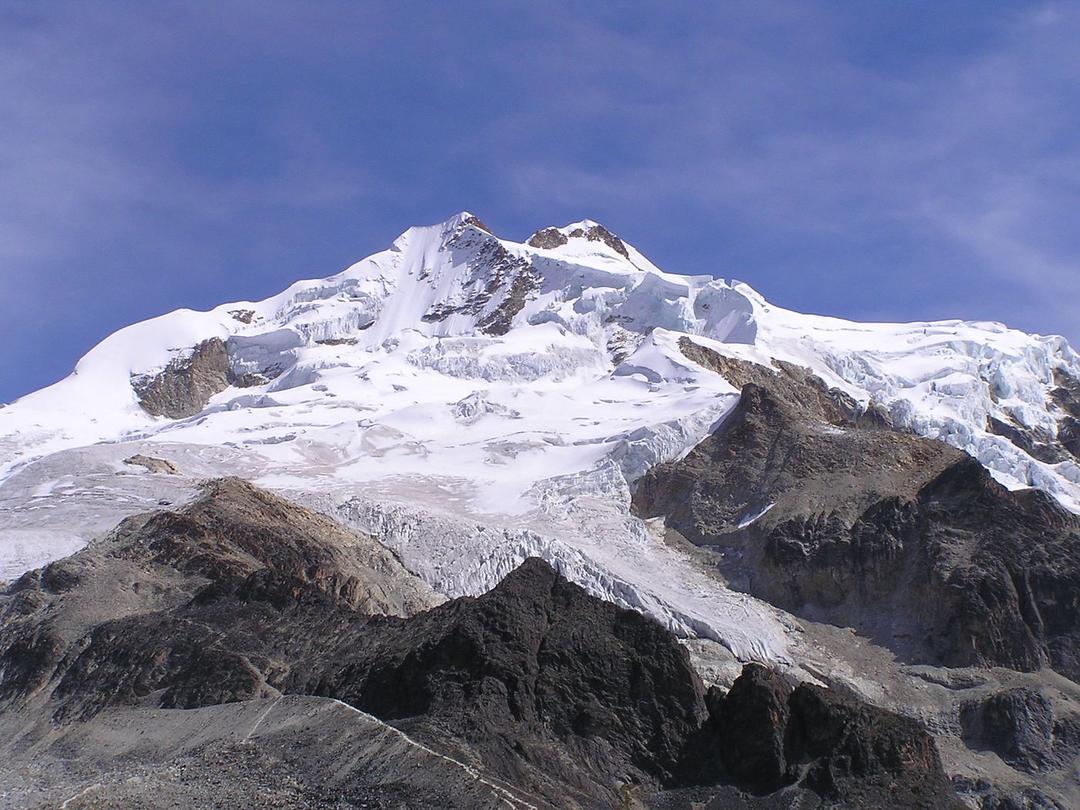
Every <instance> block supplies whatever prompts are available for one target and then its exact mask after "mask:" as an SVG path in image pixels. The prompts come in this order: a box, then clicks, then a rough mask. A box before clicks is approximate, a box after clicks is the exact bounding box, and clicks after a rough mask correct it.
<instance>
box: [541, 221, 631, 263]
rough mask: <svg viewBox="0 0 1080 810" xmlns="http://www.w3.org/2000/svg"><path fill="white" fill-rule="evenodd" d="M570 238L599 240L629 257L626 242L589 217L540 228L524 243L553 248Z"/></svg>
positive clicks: (548, 248)
mask: <svg viewBox="0 0 1080 810" xmlns="http://www.w3.org/2000/svg"><path fill="white" fill-rule="evenodd" d="M571 239H585V240H588V241H590V242H601V243H603V244H605V245H607V246H608V247H609V248H611V249H612V250H614V251H615V252H616V253H618V254H620V255H621V256H622V257H623V258H625V259H629V258H630V252H629V251H628V250H627V249H626V244H625V243H624V242H623V240H622V239H620V238H619V237H618V236H616V235H615V234H614V233H612V232H611V231H609V230H608V229H607V228H605V227H604V226H603V225H601V224H600V223H599V222H595V221H594V220H591V219H583V220H581V221H579V222H572V223H570V224H569V225H564V226H563V227H561V228H555V227H550V228H541V229H540V230H538V231H537V232H536V233H534V234H533V235H532V236H530V237H529V239H528V240H527V242H526V244H528V245H529V246H530V247H536V248H541V249H547V250H554V249H556V248H559V247H562V246H563V245H565V244H567V243H568V242H569V241H570V240H571Z"/></svg>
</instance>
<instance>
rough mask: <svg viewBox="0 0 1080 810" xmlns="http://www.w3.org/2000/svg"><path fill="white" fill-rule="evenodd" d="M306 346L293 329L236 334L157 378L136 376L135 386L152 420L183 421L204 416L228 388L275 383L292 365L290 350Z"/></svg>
mask: <svg viewBox="0 0 1080 810" xmlns="http://www.w3.org/2000/svg"><path fill="white" fill-rule="evenodd" d="M302 344H303V338H302V337H301V336H300V335H299V334H298V333H297V332H294V331H293V330H291V329H279V330H277V331H274V332H268V333H265V334H262V335H254V336H241V335H234V336H233V337H230V338H229V339H228V340H227V341H226V340H222V339H221V338H210V339H209V340H204V341H203V342H202V343H199V344H198V345H197V346H195V348H194V349H192V351H191V354H190V355H187V356H186V357H178V358H176V359H174V360H172V361H171V362H170V363H169V364H168V365H167V366H166V367H165V368H164V369H162V370H161V371H160V372H158V373H157V374H154V375H143V376H137V377H133V378H132V380H131V386H132V388H133V389H134V390H135V394H136V396H137V397H138V401H139V405H140V406H141V407H142V409H143V410H144V411H146V412H147V413H148V414H150V415H151V416H165V417H167V418H169V419H183V418H186V417H188V416H194V415H195V414H197V413H199V412H200V411H202V410H203V408H205V407H206V404H207V403H208V402H209V401H210V398H211V397H213V396H214V395H215V394H219V393H221V392H222V391H224V390H225V389H226V388H228V387H229V386H236V387H237V388H250V387H252V386H257V385H265V384H266V383H268V382H270V381H271V380H274V379H277V378H278V377H280V376H281V375H282V374H283V373H284V372H285V371H287V370H288V369H289V368H291V367H292V366H293V364H294V363H295V358H294V357H293V356H292V350H293V349H295V348H297V347H298V346H300V345H302ZM300 384H302V383H300Z"/></svg>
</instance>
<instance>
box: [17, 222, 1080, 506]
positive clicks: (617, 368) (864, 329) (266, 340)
mask: <svg viewBox="0 0 1080 810" xmlns="http://www.w3.org/2000/svg"><path fill="white" fill-rule="evenodd" d="M536 245H545V247H537V246H536ZM665 332H671V333H678V334H687V335H692V336H695V337H697V338H700V339H701V341H702V342H703V344H704V345H707V346H709V347H710V348H713V349H716V350H718V351H720V352H722V353H726V354H730V355H733V356H737V357H743V358H746V359H753V360H756V361H758V362H765V363H768V362H770V361H771V360H772V359H774V358H776V359H782V360H787V361H790V362H795V363H798V364H800V365H804V366H809V367H810V368H812V369H813V370H814V371H815V372H816V373H817V374H819V375H820V376H822V377H823V378H825V379H826V381H827V382H828V383H829V384H831V385H837V386H839V387H842V388H844V389H845V390H847V391H848V392H849V393H851V394H852V395H853V396H855V397H856V398H858V399H860V400H862V401H866V400H869V399H874V400H876V401H878V402H880V403H882V404H883V405H885V406H887V407H888V408H890V409H891V411H892V413H893V416H894V418H895V419H896V420H897V421H898V422H899V423H900V424H902V425H905V426H909V427H911V428H913V429H915V430H916V431H918V432H919V433H922V434H923V435H927V436H932V437H934V438H939V439H942V440H944V441H947V442H949V443H951V444H954V445H956V446H957V447H960V448H962V449H964V450H967V451H968V452H970V453H971V454H972V455H974V456H976V457H977V458H979V459H980V460H981V461H982V462H983V463H984V464H985V465H987V466H988V467H989V468H990V469H991V470H992V471H993V472H994V473H995V474H996V475H997V476H998V477H999V478H1000V479H1001V480H1002V481H1003V482H1005V483H1006V484H1008V485H1010V486H1038V487H1042V488H1044V489H1046V490H1047V491H1049V492H1052V493H1054V494H1055V495H1057V496H1058V497H1059V498H1060V499H1061V500H1062V502H1063V503H1065V504H1066V505H1067V506H1070V507H1072V508H1076V507H1077V505H1078V504H1080V467H1078V466H1077V464H1076V460H1075V459H1064V460H1062V461H1058V462H1057V463H1048V462H1047V461H1045V460H1042V461H1041V460H1039V459H1037V458H1033V457H1032V456H1031V455H1029V454H1028V453H1027V452H1025V451H1024V450H1023V449H1021V448H1019V447H1017V445H1016V444H1014V443H1013V442H1011V441H1010V440H1009V439H1007V438H1004V437H1002V436H999V435H995V434H994V433H992V432H990V431H989V430H988V429H987V425H988V419H990V418H994V419H997V420H1000V421H1002V422H1004V423H1006V424H1009V425H1015V426H1017V427H1019V428H1021V429H1023V430H1027V431H1031V432H1032V433H1033V434H1034V435H1037V436H1039V437H1042V438H1045V439H1047V440H1048V441H1053V439H1054V438H1055V437H1056V435H1057V432H1058V429H1059V422H1060V418H1061V414H1060V413H1059V412H1058V410H1057V409H1056V408H1055V406H1054V404H1053V401H1052V399H1051V397H1050V394H1049V392H1050V391H1051V390H1052V389H1053V388H1054V387H1055V378H1054V377H1055V372H1057V373H1065V374H1067V375H1070V376H1072V377H1073V378H1080V359H1078V357H1077V354H1076V353H1075V352H1074V351H1073V350H1072V349H1071V348H1070V347H1069V346H1068V344H1067V343H1066V341H1065V340H1064V339H1063V338H1060V337H1040V336H1037V335H1027V334H1024V333H1021V332H1018V331H1016V330H1010V329H1006V328H1005V327H1003V326H1001V325H1000V324H988V323H967V322H962V321H944V322H937V323H911V324H860V323H854V322H850V321H844V320H840V319H836V318H826V317H819V316H812V315H803V314H799V313H795V312H791V311H787V310H783V309H780V308H777V307H774V306H772V305H770V304H769V303H768V302H766V301H765V300H764V299H763V298H762V297H761V296H760V295H758V294H757V293H756V292H755V291H754V290H753V289H751V288H750V287H749V286H748V285H746V284H742V283H738V282H727V281H724V280H722V279H716V278H713V277H711V276H704V275H697V276H686V275H675V274H671V273H665V272H663V271H661V270H660V269H659V268H657V267H655V266H654V265H653V264H652V263H651V262H650V261H649V260H648V259H647V258H645V257H644V256H643V255H642V254H641V253H640V252H639V251H638V250H636V249H635V248H634V247H633V246H632V245H629V244H628V243H626V242H624V241H622V240H621V239H620V238H619V237H617V236H615V235H614V234H612V233H610V232H609V231H607V229H605V228H603V226H601V225H599V224H598V223H595V222H593V221H591V220H583V221H581V222H578V223H573V224H571V225H568V226H564V227H562V228H548V229H541V230H540V231H538V232H537V234H535V235H534V236H533V237H532V238H531V239H530V240H529V241H528V242H526V243H523V244H519V243H515V242H510V241H507V240H501V239H498V238H496V237H495V236H493V235H492V234H491V233H489V232H488V231H487V229H486V227H485V226H483V224H482V223H481V222H480V221H479V220H478V219H477V218H476V217H474V216H473V215H471V214H469V213H468V212H462V213H461V214H458V215H457V216H455V217H452V218H451V219H449V220H447V221H446V222H444V223H441V224H439V225H433V226H428V227H416V228H410V229H409V230H407V231H406V232H405V233H403V234H402V235H401V236H400V237H398V238H397V239H396V240H395V241H394V242H393V244H392V246H391V247H390V248H389V249H388V250H386V251H383V252H381V253H377V254H375V255H373V256H370V257H368V258H366V259H364V260H362V261H360V262H358V263H356V264H354V265H352V266H351V267H349V268H347V269H346V270H344V271H342V272H340V273H338V274H336V275H333V276H329V277H327V278H324V279H315V280H308V281H300V282H297V283H296V284H293V285H292V286H291V287H289V288H288V289H287V290H284V291H283V292H282V293H280V294H278V295H276V296H274V297H272V298H269V299H267V300H265V301H259V302H250V301H243V302H235V303H230V304H224V305H222V306H219V307H217V308H215V309H213V310H210V311H208V312H193V311H191V310H177V311H176V312H172V313H169V314H168V315H163V316H161V317H159V318H154V319H152V320H149V321H145V322H143V323H139V324H135V325H133V326H130V327H127V328H125V329H122V330H120V331H119V332H117V333H115V334H114V335H112V336H110V337H109V338H107V339H105V340H104V341H102V343H101V344H99V345H98V346H96V347H95V348H94V349H92V350H91V351H90V352H89V353H88V354H87V355H86V356H85V357H84V358H83V359H82V360H80V361H79V363H78V365H77V367H76V370H75V372H74V373H73V374H72V375H71V376H69V377H68V378H67V379H65V380H63V381H61V382H60V383H57V384H56V385H54V386H50V387H49V388H46V389H44V390H42V391H39V392H37V393H35V394H31V395H29V396H27V397H24V398H22V399H21V400H19V401H18V402H16V403H13V404H12V405H11V406H9V407H7V408H4V409H3V410H0V477H2V476H4V475H6V474H7V473H8V472H9V471H10V470H11V469H12V468H13V467H14V466H16V465H17V464H19V463H21V462H25V461H26V460H28V459H30V458H33V457H36V456H40V455H43V454H46V453H49V452H54V451H56V450H59V449H62V448H64V447H72V446H79V445H82V444H89V443H92V442H96V441H109V440H117V439H121V438H124V437H126V436H131V435H134V434H138V435H144V436H145V435H151V434H154V433H156V432H159V431H165V430H167V431H170V432H172V431H175V430H177V429H178V428H180V429H181V430H182V432H183V433H184V434H185V438H192V436H190V435H188V434H191V433H197V432H198V431H193V430H191V429H190V428H191V426H180V425H176V424H174V423H169V422H163V421H162V420H161V419H156V418H154V417H151V416H150V415H149V414H147V413H146V412H145V411H144V410H143V409H142V408H140V407H139V403H138V396H137V394H136V393H135V391H134V390H133V388H132V386H131V384H130V383H131V380H132V379H133V378H140V377H142V378H145V377H147V376H151V375H153V374H156V373H158V372H160V371H161V370H162V369H164V368H165V367H166V366H167V365H168V363H169V362H170V361H173V360H176V359H177V358H183V357H184V356H186V355H189V354H190V353H191V351H192V350H193V347H194V346H195V345H197V344H198V343H200V342H201V341H204V340H207V339H211V338H218V339H221V340H224V341H227V345H228V351H229V357H230V362H231V364H232V368H233V369H234V371H235V376H236V377H237V378H239V377H241V376H243V375H245V374H247V375H258V374H259V373H265V376H266V377H267V378H268V381H267V382H266V383H265V384H264V385H257V386H255V387H253V388H248V389H246V390H244V391H239V390H226V391H222V392H220V393H219V394H218V395H217V396H216V397H215V398H214V402H213V403H207V408H208V409H209V410H210V411H212V412H215V413H216V412H219V411H220V410H221V409H222V408H225V409H228V408H237V407H239V408H240V409H242V410H247V409H249V408H251V407H252V406H253V405H255V404H257V403H263V407H264V408H265V407H266V406H267V405H269V404H270V403H278V404H280V405H281V406H282V407H294V406H296V405H299V404H300V402H299V401H298V400H304V401H305V402H306V403H307V406H309V407H311V408H312V409H316V410H327V408H323V407H318V408H316V407H315V406H316V403H318V405H320V406H329V405H334V406H335V407H334V408H332V409H330V410H333V411H335V412H337V413H338V414H339V415H340V412H341V410H342V409H341V407H340V406H342V405H344V404H345V402H347V401H352V402H353V403H354V405H358V406H359V405H361V403H360V402H357V401H356V395H358V394H361V392H360V391H358V390H357V391H353V390H349V391H337V390H335V389H336V388H337V387H339V385H345V386H346V387H350V388H351V387H355V384H356V382H357V381H360V382H362V383H364V384H366V386H367V387H369V388H370V389H372V390H371V391H369V392H368V393H371V394H377V395H378V396H377V397H368V396H362V397H361V399H362V400H367V399H371V398H377V399H378V400H379V401H384V400H385V399H386V395H388V394H391V393H405V394H406V396H404V397H393V396H391V397H390V399H391V400H408V399H410V398H411V399H413V400H416V402H415V403H414V404H419V402H420V400H424V399H429V397H427V396H425V395H421V394H420V393H419V391H418V386H422V387H425V388H430V386H431V384H432V383H431V382H424V383H421V380H423V379H425V378H426V377H427V376H428V373H429V372H434V375H435V376H434V377H433V378H432V380H436V381H438V382H437V383H435V384H437V385H438V387H439V392H440V393H441V392H442V391H443V390H447V391H449V390H450V389H453V390H454V391H455V392H461V393H462V396H467V395H469V394H471V393H473V390H479V388H478V387H479V386H483V385H487V384H490V385H499V386H506V385H511V386H513V385H515V384H516V385H531V386H533V387H534V388H537V390H538V391H539V390H540V389H548V388H549V387H551V386H556V387H557V386H559V385H560V384H568V383H570V384H572V385H574V386H577V385H579V384H588V383H590V382H599V381H602V380H605V379H608V380H614V379H616V378H620V377H625V378H630V379H644V380H645V381H647V382H648V383H649V384H650V385H661V386H665V387H668V388H670V386H672V385H685V386H693V385H697V384H700V378H701V371H702V370H701V369H699V368H697V367H695V366H694V364H692V363H690V362H689V361H687V360H686V359H685V358H683V357H682V355H681V354H680V353H679V352H678V351H677V349H674V348H673V347H674V346H675V341H673V340H670V339H665V338H664V337H660V336H662V335H663V334H664V333H665ZM256 379H257V378H256ZM464 381H471V385H472V387H471V388H470V390H468V391H465V390H464V388H467V387H469V386H468V385H461V384H459V383H462V382H464ZM710 382H712V387H714V388H715V387H717V386H719V387H720V388H723V385H722V383H721V382H720V381H710ZM320 389H321V390H320ZM286 392H288V393H286ZM432 393H434V392H432ZM260 395H265V396H263V397H262V398H261V399H260ZM335 395H336V396H337V398H339V399H340V400H343V401H341V402H337V403H330V402H327V401H326V400H327V399H329V398H333V397H334V396H335ZM455 401H456V400H455ZM391 404H392V405H397V404H399V403H397V402H394V403H391ZM363 407H367V406H363ZM395 410H397V409H395ZM208 421H212V422H219V421H222V420H218V419H211V420H208ZM233 421H236V420H235V419H234V420H233ZM285 421H288V418H287V417H286V418H285ZM319 421H322V420H319ZM218 427H226V426H224V425H220V426H218ZM203 432H205V433H206V434H207V436H206V439H207V440H216V439H219V438H222V436H221V434H220V432H219V431H217V430H204V431H203ZM225 432H229V429H228V428H227V429H226V431H225Z"/></svg>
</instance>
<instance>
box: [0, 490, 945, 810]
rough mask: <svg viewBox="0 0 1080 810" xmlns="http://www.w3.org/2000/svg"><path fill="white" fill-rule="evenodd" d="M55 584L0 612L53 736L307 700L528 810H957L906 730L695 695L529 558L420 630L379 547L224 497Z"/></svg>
mask: <svg viewBox="0 0 1080 810" xmlns="http://www.w3.org/2000/svg"><path fill="white" fill-rule="evenodd" d="M53 565H54V566H56V570H50V569H52V568H53V566H50V567H49V568H48V569H45V570H43V571H41V572H31V573H30V574H27V575H26V576H24V577H23V578H22V579H20V580H19V582H17V583H16V584H15V586H13V588H12V589H11V590H9V592H8V593H6V594H5V595H3V596H0V611H2V612H0V701H3V704H2V707H4V708H6V709H15V708H17V707H19V706H24V705H29V704H30V702H32V701H42V700H44V701H46V703H45V706H46V707H47V708H46V710H47V711H49V712H51V716H52V717H53V718H54V719H55V720H56V721H57V722H60V723H62V724H70V723H76V722H79V721H80V720H81V719H86V718H92V717H95V716H96V715H97V714H98V713H99V712H101V711H102V710H103V709H105V708H107V707H110V706H116V705H142V706H156V707H162V708H185V709H193V708H198V707H206V706H213V705H218V704H222V703H230V702H235V701H241V700H247V699H251V698H260V697H273V696H278V695H282V694H296V695H315V696H324V697H332V698H336V699H338V700H340V701H344V702H345V703H347V704H349V705H351V706H354V707H356V708H358V709H360V710H362V711H365V712H368V713H370V714H372V715H374V716H376V717H378V718H381V719H382V720H384V721H386V722H390V723H393V724H394V725H395V726H397V727H398V728H400V729H402V730H404V731H406V732H407V733H408V734H409V735H411V736H412V737H413V738H416V739H419V740H422V741H424V742H425V743H426V744H428V745H431V746H434V747H435V748H436V749H437V750H441V751H445V752H447V753H448V755H451V756H453V757H455V758H457V759H459V760H464V761H469V762H473V763H477V765H478V766H480V767H482V769H483V770H484V772H486V773H487V774H490V775H491V776H492V777H493V778H497V779H499V780H501V781H502V782H503V783H505V784H507V785H510V786H516V788H517V789H520V790H522V791H524V792H525V793H526V794H527V795H529V796H530V797H537V798H536V800H535V801H533V800H532V799H531V798H530V801H531V802H532V803H534V804H535V803H536V802H539V804H538V805H537V806H566V805H567V804H568V803H570V804H576V805H577V806H582V807H609V806H617V804H618V802H620V801H622V800H623V799H625V790H626V789H628V788H627V786H636V787H632V791H636V792H639V793H640V792H641V791H644V794H643V795H659V794H657V793H656V792H657V791H662V790H664V789H667V788H680V787H681V786H688V785H699V786H701V785H717V784H721V785H728V786H730V788H724V790H735V792H736V794H737V795H740V796H741V795H743V794H741V793H740V792H739V791H741V790H744V789H745V790H751V791H757V792H758V793H767V792H770V791H774V790H776V789H777V788H783V789H785V790H791V791H795V792H796V793H798V794H799V795H806V796H817V797H818V799H817V800H814V803H815V804H816V803H818V802H819V801H820V800H821V799H825V800H827V801H829V802H840V803H843V804H844V806H852V807H878V806H883V805H881V804H880V801H881V800H882V797H883V796H884V795H885V794H883V793H882V792H881V791H882V790H883V789H884V788H881V787H880V785H882V784H884V782H885V781H888V782H889V783H890V784H891V785H893V786H894V788H893V789H894V794H890V800H892V799H896V801H891V806H896V807H904V806H912V807H915V806H927V807H931V806H933V807H937V806H942V807H945V806H952V804H953V802H954V801H955V799H954V796H953V794H952V792H951V789H950V788H949V786H948V784H947V783H946V782H945V781H944V779H943V777H942V776H941V770H940V765H939V764H938V762H937V759H936V753H935V752H934V748H933V743H932V742H931V741H930V738H929V737H927V736H926V734H925V732H923V731H921V729H919V727H918V726H917V725H916V724H914V723H911V722H910V721H904V720H902V719H901V718H896V717H895V716H893V715H890V714H888V713H887V712H883V711H880V710H877V709H873V708H870V707H868V706H863V705H862V704H857V703H854V702H849V701H846V700H844V699H842V698H840V697H839V696H837V695H834V694H833V693H831V692H829V691H827V690H814V689H811V690H810V691H809V692H806V690H807V689H808V688H809V687H802V686H800V687H797V688H795V689H792V687H791V686H789V685H788V684H786V683H785V682H784V681H782V680H781V679H780V677H779V676H778V675H776V674H775V673H773V672H770V671H769V670H766V669H764V668H762V667H758V666H751V667H748V668H747V670H746V672H745V673H744V674H743V676H742V677H741V678H740V679H739V680H738V681H736V683H735V685H734V686H733V688H732V689H731V691H730V692H729V693H728V694H727V695H722V694H721V693H720V692H718V691H717V690H716V689H712V690H710V691H709V692H708V694H706V692H705V690H704V689H703V687H702V684H701V682H700V680H699V679H698V677H697V675H696V673H695V672H694V670H693V668H692V667H691V665H690V661H689V656H688V653H687V652H686V650H685V648H684V647H682V645H680V644H679V643H678V642H677V640H676V639H675V638H674V637H673V636H671V634H670V633H668V632H667V631H666V630H664V629H663V628H662V627H661V626H660V625H659V624H657V623H656V622H654V621H653V620H651V619H649V618H646V617H644V616H642V615H640V614H638V613H635V612H633V611H627V610H622V609H620V608H617V607H615V606H614V605H611V604H609V603H606V602H602V601H600V600H597V599H595V598H593V597H591V596H589V595H588V594H586V593H585V592H584V591H583V590H582V589H581V588H579V587H577V586H576V585H573V584H571V583H569V582H567V581H566V580H565V579H563V578H562V577H561V576H560V575H559V574H558V573H556V572H555V571H554V570H553V569H552V568H551V567H550V566H549V565H547V564H546V563H544V562H542V561H540V560H537V559H532V560H527V561H526V562H525V563H523V564H522V566H521V567H520V568H518V569H517V570H516V571H514V572H513V573H512V574H510V575H509V576H508V577H506V578H505V579H504V580H503V581H502V582H501V583H500V584H499V585H498V586H497V587H496V588H495V589H494V590H492V591H491V592H489V593H487V594H485V595H483V596H481V597H477V598H462V599H456V600H453V601H451V602H447V603H445V604H443V605H440V606H437V607H434V608H432V609H429V610H426V611H424V612H420V613H416V612H415V611H416V609H418V608H422V607H426V606H427V605H428V604H430V603H431V597H430V596H429V595H427V594H426V593H425V592H424V590H423V588H422V587H420V586H419V585H418V584H416V583H415V582H413V581H412V580H411V579H410V578H409V576H408V575H407V574H405V573H404V572H403V571H402V570H401V569H400V567H399V566H398V565H397V563H396V560H394V559H393V558H392V557H391V556H390V555H389V554H388V553H387V552H385V551H383V550H382V549H381V547H378V546H377V545H375V544H373V543H372V542H371V541H370V540H369V539H365V538H359V537H357V536H355V535H350V534H348V533H346V532H344V531H343V530H341V529H340V528H337V527H335V525H334V524H332V523H330V522H329V521H326V520H325V519H323V518H321V517H319V516H317V515H314V514H312V513H310V512H307V511H306V510H302V509H299V508H298V507H295V506H293V505H291V504H289V503H287V502H285V501H283V500H281V499H280V498H276V497H275V496H272V495H269V494H268V493H264V492H262V491H260V490H257V489H255V488H254V487H250V486H249V485H247V484H244V483H243V482H239V481H236V480H224V481H218V482H214V483H212V484H210V485H209V487H208V489H207V491H206V493H205V495H204V496H203V497H202V498H200V499H199V500H198V501H196V502H195V503H193V504H192V505H190V506H188V507H185V508H184V509H182V510H180V511H178V512H171V513H170V512H163V513H158V514H155V515H152V516H142V517H140V518H132V519H129V520H128V521H126V522H125V524H122V526H121V527H120V529H118V530H117V532H116V533H115V534H114V536H113V537H111V538H109V539H108V540H107V541H103V542H102V543H101V544H95V545H92V546H90V547H88V548H87V549H86V550H84V551H83V552H80V554H78V555H75V556H74V557H72V558H69V559H68V560H65V561H63V562H62V563H56V564H53ZM410 589H411V590H410ZM410 594H411V596H410ZM394 614H397V615H394ZM909 782H918V783H919V784H920V785H922V788H921V791H922V792H918V791H916V790H914V788H912V789H911V790H910V791H909V789H908V784H909ZM896 785H900V786H901V787H900V788H895V786H896ZM717 790H720V788H717ZM896 790H900V792H899V793H895V791H896ZM740 801H741V800H740Z"/></svg>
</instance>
